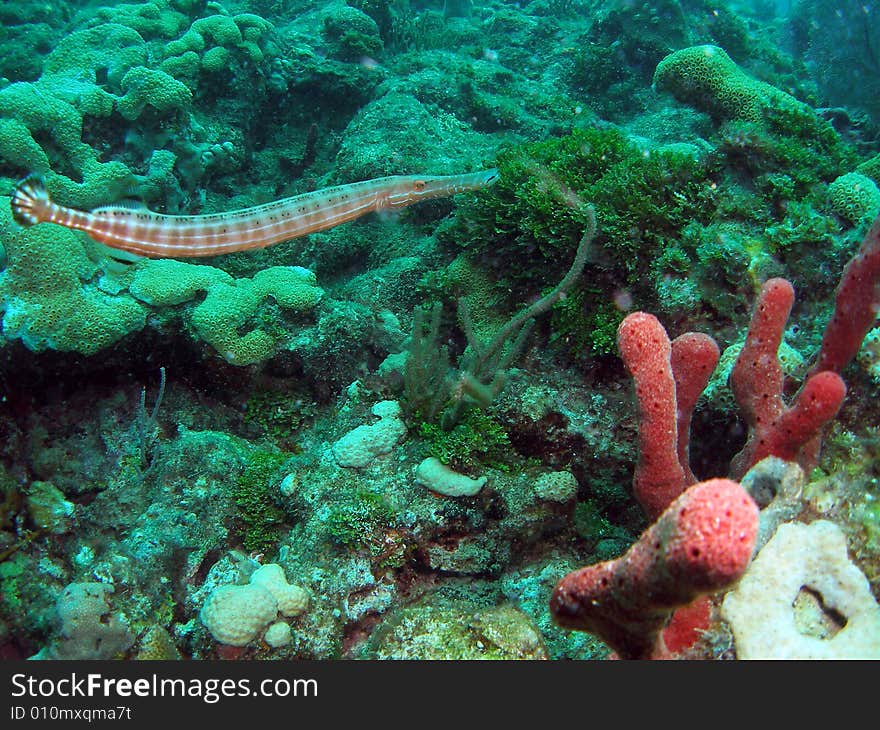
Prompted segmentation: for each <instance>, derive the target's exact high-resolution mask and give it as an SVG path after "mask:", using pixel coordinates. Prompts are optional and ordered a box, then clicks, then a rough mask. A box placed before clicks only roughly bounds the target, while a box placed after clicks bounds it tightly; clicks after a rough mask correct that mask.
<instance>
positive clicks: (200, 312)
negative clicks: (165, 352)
mask: <svg viewBox="0 0 880 730" xmlns="http://www.w3.org/2000/svg"><path fill="white" fill-rule="evenodd" d="M129 291H130V292H131V293H132V295H133V296H135V297H137V298H138V299H139V300H141V301H143V302H145V303H147V304H150V305H152V306H171V305H180V304H186V303H188V302H190V301H192V300H193V299H194V298H195V297H196V295H197V294H198V293H200V292H204V293H205V298H204V299H203V300H202V301H201V302H199V303H198V304H195V305H193V306H191V307H188V308H186V309H185V310H184V311H183V317H184V320H185V321H186V322H187V324H189V325H190V326H191V327H192V329H193V331H194V332H195V334H196V335H197V336H198V337H199V338H200V339H202V340H204V341H205V342H207V343H208V344H210V345H211V346H213V347H214V348H215V349H216V350H217V351H218V352H219V353H220V354H221V355H222V356H223V357H224V358H226V359H227V360H228V361H229V362H231V363H233V364H235V365H251V364H253V363H256V362H260V361H261V360H265V359H266V358H268V357H271V356H272V355H274V354H275V352H276V351H277V349H278V347H279V346H280V344H281V340H282V338H283V337H284V336H285V334H286V330H285V329H284V326H283V323H282V318H281V316H280V315H277V316H276V315H274V314H273V311H272V310H273V308H272V307H271V306H269V305H268V304H267V300H269V299H271V300H273V301H274V302H275V304H276V308H281V309H288V310H293V311H297V312H303V311H307V310H310V309H312V308H313V307H314V306H315V305H316V304H317V303H318V302H319V301H320V300H321V297H322V296H323V294H324V292H323V290H322V289H321V288H320V287H318V286H317V283H316V279H315V275H314V274H313V273H312V272H311V271H309V270H308V269H304V268H302V267H301V266H272V267H270V268H268V269H263V270H262V271H259V272H258V273H257V274H255V275H254V277H253V278H252V279H247V278H242V279H235V278H233V277H232V276H230V275H229V274H227V273H226V272H225V271H222V270H221V269H217V268H214V267H213V266H202V265H196V264H187V263H183V262H180V261H173V260H165V259H159V260H155V261H153V260H150V261H143V262H141V263H139V264H138V267H137V268H136V270H135V273H134V275H133V277H132V280H131V282H130V283H129Z"/></svg>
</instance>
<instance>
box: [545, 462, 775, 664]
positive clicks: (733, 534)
mask: <svg viewBox="0 0 880 730" xmlns="http://www.w3.org/2000/svg"><path fill="white" fill-rule="evenodd" d="M757 531H758V508H757V506H756V505H755V503H754V501H752V498H751V497H749V495H748V494H747V493H746V492H745V490H744V489H743V488H742V487H741V486H740V485H739V484H737V483H736V482H732V481H730V480H729V479H710V480H708V481H705V482H701V483H699V484H696V485H694V486H692V487H690V488H689V489H687V490H686V491H685V492H684V493H683V494H681V495H680V496H679V497H678V498H677V499H676V500H675V501H673V502H672V504H670V505H669V507H668V508H667V509H666V510H665V511H664V512H663V514H661V515H660V517H659V518H658V520H657V521H656V522H655V523H654V524H653V525H652V526H651V527H650V528H649V529H648V530H647V531H645V532H644V533H643V534H642V536H641V537H640V538H639V540H638V542H636V543H635V544H634V545H633V546H632V547H631V548H630V549H629V551H628V552H627V553H626V554H625V555H623V556H622V557H620V558H618V559H616V560H611V561H607V562H604V563H599V564H596V565H591V566H588V567H586V568H581V569H580V570H576V571H574V572H572V573H569V574H568V575H566V576H565V577H564V578H562V580H560V581H559V583H558V584H557V585H556V588H555V589H554V591H553V595H552V597H551V599H550V611H551V613H552V615H553V617H554V619H555V620H556V622H557V623H559V624H560V625H561V626H565V627H567V628H572V629H579V630H581V631H588V632H590V633H592V634H596V635H597V636H599V637H601V638H602V640H603V641H605V642H606V643H607V644H608V645H609V646H611V648H613V649H614V650H615V652H617V655H618V656H619V657H621V658H624V659H649V658H664V657H667V656H669V652H668V651H667V649H666V646H665V644H664V642H663V638H662V633H661V632H662V630H663V628H664V626H665V625H666V623H667V621H668V620H669V618H670V616H671V615H672V613H673V611H674V610H675V609H676V608H678V607H681V606H685V605H687V604H689V603H691V602H692V601H693V600H694V599H695V598H697V597H698V596H700V595H703V594H706V593H713V592H715V591H718V590H721V589H723V588H726V587H728V586H730V585H731V584H733V583H734V582H735V581H737V580H738V579H739V577H740V576H741V575H742V574H743V572H744V571H745V569H746V567H747V566H748V564H749V560H750V559H751V555H752V549H753V548H754V544H755V538H756V536H757Z"/></svg>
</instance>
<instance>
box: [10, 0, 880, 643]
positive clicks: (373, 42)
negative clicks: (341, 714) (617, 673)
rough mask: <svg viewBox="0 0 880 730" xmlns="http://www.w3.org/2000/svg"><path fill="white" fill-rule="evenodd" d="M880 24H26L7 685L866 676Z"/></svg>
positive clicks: (843, 16) (495, 18)
mask: <svg viewBox="0 0 880 730" xmlns="http://www.w3.org/2000/svg"><path fill="white" fill-rule="evenodd" d="M878 14H880V5H878V4H877V3H872V2H869V3H855V2H843V3H841V2H838V3H831V2H824V1H822V0H802V1H801V2H782V1H781V0H779V1H777V2H771V1H770V0H767V1H765V2H760V1H759V0H754V1H753V2H724V3H708V2H703V1H702V0H674V1H673V0H659V1H658V2H655V3H637V2H621V1H617V2H614V1H609V2H598V1H592V0H535V1H534V2H529V3H511V2H501V1H500V0H496V1H494V2H481V1H480V2H477V1H476V0H473V1H472V0H446V2H441V1H440V0H437V1H436V2H407V1H406V0H391V1H390V2H389V1H384V0H349V2H343V1H342V0H340V1H338V2H336V1H334V2H306V1H303V2H293V1H287V0H275V1H273V0H265V1H263V2H257V1H254V2H225V3H218V2H202V1H200V0H149V1H147V2H143V3H101V2H67V3H65V2H62V3H55V4H46V3H40V2H31V1H30V0H23V2H18V3H14V4H13V3H6V4H4V5H3V6H2V7H0V16H2V19H3V26H2V29H0V47H2V50H3V53H0V197H2V199H0V266H2V269H0V317H2V321H0V325H2V329H0V401H2V402H0V656H2V657H5V658H27V657H38V658H46V659H60V658H80V659H90V658H92V659H94V658H97V659H127V658H196V659H202V658H217V657H227V658H238V659H243V660H247V659H277V658H283V659H293V658H304V659H312V658H317V659H334V658H350V659H382V658H454V659H471V658H503V659H539V658H540V659H543V658H548V659H566V658H571V659H601V658H604V657H606V656H607V655H608V653H609V651H610V650H613V651H615V652H616V653H618V654H619V655H620V656H636V657H647V656H652V657H656V656H668V655H669V654H672V655H674V656H679V657H689V658H699V659H718V658H733V657H739V658H755V657H764V656H767V657H773V656H779V657H803V658H820V657H826V656H837V657H873V658H877V657H878V656H880V608H878V606H877V603H876V599H877V597H878V596H880V584H878V579H880V510H878V507H877V504H878V502H877V500H878V497H880V491H878V486H877V473H878V466H877V464H878V461H877V459H878V453H880V441H878V430H877V424H878V413H877V406H876V403H877V394H878V388H880V335H878V330H877V329H876V328H875V323H876V313H877V309H878V306H880V295H878V283H877V282H878V278H880V261H878V260H880V229H878V228H876V227H875V228H873V229H871V225H872V222H873V221H875V220H876V219H877V217H878V214H880V189H878V185H880V101H878V100H880V21H878ZM495 168H497V170H498V174H497V179H496V177H495V176H494V175H490V176H487V177H486V178H485V180H484V181H483V180H482V179H481V180H480V181H479V183H478V184H473V185H472V186H470V187H473V189H469V190H466V191H464V192H458V191H457V190H458V189H457V188H453V187H450V188H448V189H444V190H443V191H441V192H442V194H438V195H436V196H431V197H430V199H427V198H426V199H419V197H418V195H417V194H416V192H417V191H421V190H423V189H424V187H425V185H428V184H429V183H428V182H426V181H429V180H430V179H431V178H433V177H434V176H454V175H462V174H466V173H473V172H477V171H482V170H490V169H495ZM389 176H392V177H393V179H391V180H385V181H381V182H378V183H371V184H370V187H369V189H370V190H374V189H375V190H376V195H378V196H380V197H379V198H376V200H379V199H380V198H381V200H385V198H383V197H381V196H387V195H389V194H390V191H391V188H392V187H393V186H395V185H397V186H403V188H400V187H398V188H395V191H396V192H395V194H397V193H399V192H400V190H401V189H403V190H404V192H405V194H406V195H409V196H410V197H408V198H407V201H406V202H407V205H406V206H405V207H404V206H401V207H393V206H388V205H384V204H382V203H381V201H380V203H376V204H374V203H373V200H374V199H372V198H370V199H369V200H366V199H365V200H366V202H364V203H363V207H360V206H361V203H360V202H358V203H355V202H353V201H354V197H353V196H355V195H356V191H358V190H363V189H364V186H360V187H358V186H354V187H351V188H349V187H343V188H342V189H341V190H336V191H332V190H330V191H328V189H330V188H335V187H336V186H349V185H352V184H354V183H359V182H362V181H372V180H377V179H380V178H385V177H389ZM398 176H401V177H398ZM490 178H491V179H490ZM25 179H27V182H25V183H21V182H20V181H22V180H25ZM470 181H471V182H473V181H474V178H470ZM483 182H485V183H486V184H485V185H484V184H483ZM43 185H45V191H46V193H45V195H46V196H48V198H46V197H41V196H42V195H43V193H42V192H41V191H42V190H43V188H42V186H43ZM313 191H327V192H318V193H316V194H315V195H312V196H310V197H307V198H305V199H294V200H293V202H289V203H287V204H285V206H283V207H280V208H279V207H275V208H272V207H271V206H270V207H269V209H265V208H261V209H259V210H258V211H257V212H253V211H249V210H248V209H250V208H252V207H254V206H262V205H264V204H271V203H272V202H273V201H279V200H284V199H287V198H292V197H294V196H300V195H306V194H308V193H311V192H313ZM414 191H416V192H414ZM400 194H403V193H400ZM49 200H51V201H52V202H51V204H50V203H49V202H48V201H49ZM303 201H307V203H306V202H303ZM51 205H56V206H59V207H55V208H52V207H51ZM107 206H111V210H109V211H101V209H102V208H105V207H107ZM376 208H378V209H379V210H376ZM76 211H80V212H79V213H77V212H76ZM230 211H244V212H243V213H241V215H240V216H239V217H238V218H229V217H226V216H222V215H220V214H224V213H228V212H230ZM89 214H91V215H89ZM155 214H159V216H160V217H156V215H155ZM215 214H216V215H215ZM343 214H344V215H343ZM209 215H213V216H214V217H213V218H208V219H201V218H196V219H189V218H186V219H177V218H165V217H161V216H209ZM267 215H268V216H270V219H269V220H267V219H266V218H265V216H267ZM77 216H79V218H77ZM271 216H277V218H278V219H281V218H291V217H292V218H297V219H299V220H306V219H308V221H323V223H322V224H321V225H318V226H316V227H315V228H314V229H313V231H314V232H310V233H308V234H305V235H300V236H297V237H294V238H291V239H290V240H285V241H282V242H278V243H274V244H272V245H268V246H265V247H262V248H258V249H248V247H247V246H246V245H245V244H246V241H247V240H248V236H249V235H251V231H252V230H253V229H254V228H257V227H260V226H270V225H274V224H275V219H274V218H271ZM334 216H338V217H334ZM74 219H77V220H79V221H80V222H81V223H82V225H77V226H71V222H72V221H73V220H74ZM112 221H115V223H112ZM211 221H214V223H215V224H216V225H215V228H214V229H212V232H209V234H204V231H203V229H201V228H199V230H200V231H202V234H203V239H204V240H205V241H207V246H208V248H207V249H203V250H201V251H200V252H199V253H198V256H196V250H195V249H194V248H193V249H186V248H183V249H180V248H177V249H175V250H174V254H175V257H173V258H171V257H167V256H166V255H165V254H163V252H162V251H161V250H157V249H147V250H143V249H141V248H137V250H139V251H140V252H141V253H146V254H147V256H146V257H139V256H132V255H130V251H131V250H134V249H132V248H131V246H128V252H127V251H126V250H123V249H125V248H126V245H122V244H120V243H119V241H118V240H116V241H115V242H114V240H109V239H107V238H106V237H102V231H104V232H106V230H107V229H108V227H110V226H112V225H115V226H117V228H116V229H114V230H117V231H118V230H124V232H125V236H126V237H128V238H127V239H126V240H137V241H140V242H143V241H144V240H146V241H148V242H150V241H153V242H155V241H156V240H160V239H161V240H168V241H171V240H175V239H174V236H177V235H179V234H180V225H181V224H183V223H186V225H191V226H196V227H198V226H203V225H208V223H210V222H211ZM217 221H219V222H217ZM340 221H346V222H340ZM337 223H338V225H337ZM279 225H280V223H279ZM120 226H122V227H121V228H120ZM126 226H127V227H126ZM75 228H78V230H74V229H75ZM202 234H200V235H202ZM162 236H165V237H166V238H164V239H162V238H161V237H162ZM96 239H97V240H96ZM221 240H223V241H227V242H229V241H231V242H232V243H231V244H230V246H228V247H227V248H226V249H224V250H226V251H228V252H227V253H223V254H222V255H206V254H211V253H212V250H211V248H210V247H211V246H213V245H217V244H218V242H220V241H221ZM239 240H240V241H241V245H239V244H238V243H237V242H238V241H239ZM863 242H864V244H863ZM860 246H861V249H860ZM239 249H240V250H239ZM860 250H861V254H860V255H859V256H856V254H857V252H858V251H860ZM852 261H854V263H850V262H852ZM847 267H848V268H847ZM845 271H846V272H848V273H847V274H845V273H844V272H845ZM842 277H844V278H843V282H844V283H842V284H841V281H842ZM782 280H784V281H782ZM767 282H770V283H769V284H768V283H767ZM785 282H788V284H786V283H785ZM789 285H790V286H789ZM838 291H839V292H840V294H839V296H838V297H837V300H835V297H836V293H837V292H838ZM835 301H837V304H836V305H835ZM835 306H836V307H837V309H835ZM789 308H790V310H791V311H790V314H789V313H788V309H789ZM753 312H757V314H756V315H755V318H754V320H753V321H752V315H753ZM649 315H651V316H649ZM655 318H656V319H655ZM750 321H752V326H751V328H750ZM829 323H830V324H829ZM686 333H701V335H702V336H703V337H700V338H694V337H692V336H690V335H688V336H687V337H685V338H684V339H683V340H676V338H678V337H679V336H680V335H685V334H686ZM747 334H748V336H747ZM823 339H824V344H823ZM670 340H673V341H674V344H673V345H670V344H669V341H670ZM695 343H699V344H695ZM712 343H714V344H712ZM670 348H671V353H672V354H670ZM713 353H714V354H713ZM716 363H717V364H716ZM688 366H693V367H691V368H689V367H688ZM634 383H635V385H634ZM688 434H689V439H688ZM768 456H769V457H774V459H771V460H770V461H766V460H764V457H768ZM728 477H729V478H730V479H732V480H734V481H735V482H736V484H732V485H730V488H731V489H733V490H735V491H733V492H730V493H728V492H725V494H729V495H733V496H729V497H728V496H725V497H723V498H722V497H721V496H718V494H715V493H713V494H714V496H711V497H706V498H700V499H698V497H697V496H695V495H697V492H694V491H688V490H689V488H690V487H692V486H693V485H694V484H696V483H701V482H704V481H706V480H709V479H712V478H728ZM725 484H727V483H726V482H725ZM737 484H741V485H742V486H741V487H740V486H737ZM725 489H727V487H726V486H725ZM728 499H729V500H730V501H728ZM676 500H678V501H676ZM682 500H683V501H682ZM673 502H675V504H674V505H673V507H672V508H671V511H665V510H667V508H668V507H670V505H672V504H673ZM734 502H735V505H734V506H733V507H731V505H733V504H734ZM728 507H729V509H728ZM759 508H760V515H758V509H759ZM682 510H683V511H684V512H687V513H688V514H689V515H690V514H694V513H696V514H700V515H703V517H704V518H705V519H704V521H700V522H699V524H698V525H695V524H692V523H689V522H688V521H687V520H686V519H685V517H684V513H683V512H682ZM701 519H702V518H701ZM652 525H653V527H652ZM780 525H782V526H783V527H780ZM806 525H811V528H810V529H807V528H806V527H805V526H806ZM640 538H641V541H640ZM777 538H778V539H777ZM765 546H766V548H765ZM627 551H629V552H627ZM694 551H696V554H698V555H696V556H695V555H694ZM737 551H739V552H738V553H737ZM734 553H737V554H739V555H740V558H739V562H738V563H736V561H734V560H733V558H732V557H731V555H733V554H734ZM620 556H625V557H624V558H621V557H620ZM755 556H756V557H755ZM697 557H700V558H701V560H697ZM692 558H693V559H692ZM615 559H619V561H618V562H617V563H615V564H613V565H612V566H610V567H609V566H604V567H599V568H594V569H593V571H592V572H587V573H582V574H579V577H570V578H569V579H566V581H565V582H564V583H563V586H562V588H560V590H563V589H564V591H566V592H565V595H564V596H563V594H562V593H560V592H559V591H557V593H556V595H555V597H553V592H554V587H555V586H556V585H557V583H558V582H559V581H560V580H561V579H563V578H564V577H565V576H566V575H569V574H570V573H571V572H572V571H575V570H577V569H579V568H581V567H583V566H587V565H593V564H601V563H602V562H603V561H610V560H615ZM698 563H699V564H698ZM734 563H736V564H734ZM603 570H607V571H609V572H608V573H607V575H609V576H610V575H614V576H616V582H614V583H613V585H611V587H608V586H606V585H605V583H602V576H603V575H605V574H604V573H601V571H603ZM743 574H744V575H745V577H742V580H739V579H740V577H741V576H743ZM780 576H796V578H792V580H793V581H794V583H797V585H794V583H792V581H788V582H787V581H786V580H783V579H782V578H781V577H780ZM737 581H739V584H738V585H737ZM695 601H696V603H694V602H695ZM597 606H598V608H597ZM685 606H690V607H691V608H692V609H693V610H692V611H691V613H685V612H684V611H683V610H681V608H682V607H685ZM744 606H745V607H750V608H752V609H753V610H752V611H751V612H750V611H749V610H746V609H745V608H744ZM670 622H671V623H670ZM792 626H794V627H795V628H794V629H792V628H791V627H792ZM783 629H784V630H785V631H786V632H787V633H785V634H784V636H783V638H778V637H779V636H782V634H780V633H779V632H782V631H783ZM768 637H777V638H775V639H768Z"/></svg>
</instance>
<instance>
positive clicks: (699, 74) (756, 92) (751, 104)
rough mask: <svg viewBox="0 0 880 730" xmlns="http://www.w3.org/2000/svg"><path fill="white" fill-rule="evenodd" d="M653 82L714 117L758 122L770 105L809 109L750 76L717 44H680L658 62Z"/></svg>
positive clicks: (782, 92) (799, 110)
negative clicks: (685, 45)
mask: <svg viewBox="0 0 880 730" xmlns="http://www.w3.org/2000/svg"><path fill="white" fill-rule="evenodd" d="M654 86H655V88H657V89H659V90H662V91H669V92H671V93H672V95H673V96H674V97H675V98H676V99H678V100H679V101H681V102H684V103H686V104H690V105H691V106H693V107H694V108H696V109H700V110H702V111H705V112H708V113H709V114H710V115H711V116H712V117H714V118H715V119H718V120H721V121H726V120H728V119H739V120H744V121H750V122H756V123H761V122H763V121H764V115H765V111H766V110H767V109H768V108H770V107H771V106H779V107H782V108H789V109H795V110H797V111H798V112H801V113H807V114H809V115H811V116H813V112H812V110H811V109H810V108H809V107H808V106H807V105H806V104H803V103H802V102H800V101H798V100H797V99H795V98H794V97H793V96H791V95H790V94H786V93H785V92H784V91H780V90H779V89H777V88H776V87H774V86H771V85H770V84H767V83H765V82H763V81H758V80H757V79H754V78H752V77H751V76H749V75H748V74H747V73H746V72H745V71H743V70H742V69H741V68H740V67H739V66H737V65H736V63H734V62H733V60H732V59H731V58H730V56H728V55H727V53H726V52H725V51H724V50H723V49H722V48H719V47H718V46H712V45H704V46H692V47H691V48H683V49H681V50H679V51H675V52H674V53H670V54H669V55H668V56H666V58H664V59H663V60H661V61H660V63H658V64H657V69H656V70H655V71H654Z"/></svg>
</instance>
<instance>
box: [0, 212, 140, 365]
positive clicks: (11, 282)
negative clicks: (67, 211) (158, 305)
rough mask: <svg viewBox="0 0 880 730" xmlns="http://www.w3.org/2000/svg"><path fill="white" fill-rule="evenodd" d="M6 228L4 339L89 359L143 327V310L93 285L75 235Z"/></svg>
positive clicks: (92, 269) (0, 285) (0, 293)
mask: <svg viewBox="0 0 880 730" xmlns="http://www.w3.org/2000/svg"><path fill="white" fill-rule="evenodd" d="M3 209H4V211H8V210H9V207H8V201H7V203H6V205H5V206H3ZM5 216H8V213H4V217H5ZM6 229H7V231H11V232H10V233H8V234H7V236H6V240H7V245H8V255H9V263H8V266H7V268H6V269H5V270H4V271H3V272H2V274H0V300H2V302H3V304H2V306H3V336H4V337H5V338H6V339H9V340H12V339H20V340H21V341H22V343H24V345H25V346H26V347H28V348H29V349H31V350H46V349H54V350H61V351H75V352H80V353H82V354H84V355H91V354H94V353H95V352H97V351H99V350H101V349H103V348H105V347H107V346H109V345H111V344H113V343H115V342H117V341H119V340H120V339H122V338H123V337H124V336H125V335H127V334H129V333H131V332H135V331H138V330H140V329H142V328H143V327H144V326H145V324H146V308H145V307H144V306H143V305H141V304H140V303H139V302H137V301H135V300H134V299H132V298H131V297H129V296H128V295H127V294H110V293H107V292H104V291H102V290H101V289H99V288H98V286H97V285H96V284H94V283H93V282H92V279H93V277H94V276H95V274H96V271H97V265H96V264H95V263H94V262H93V261H92V260H90V259H89V258H88V256H86V254H85V251H84V249H83V246H82V243H80V239H79V236H78V235H77V234H75V233H73V232H72V231H69V230H67V229H63V228H58V227H56V226H35V227H33V228H19V229H17V230H16V229H15V228H13V227H12V226H11V225H10V224H8V223H7V226H6Z"/></svg>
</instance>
